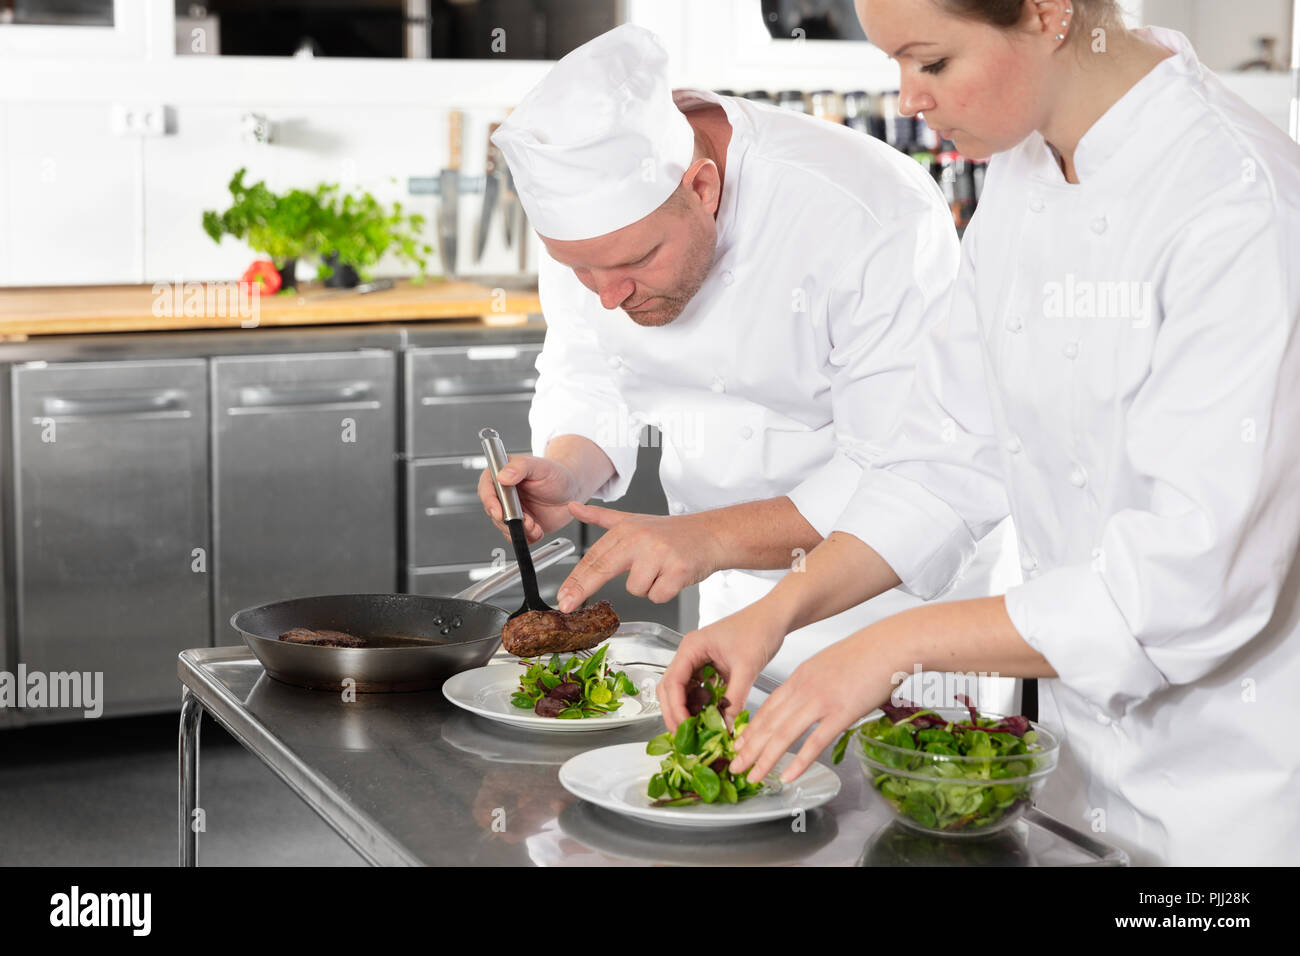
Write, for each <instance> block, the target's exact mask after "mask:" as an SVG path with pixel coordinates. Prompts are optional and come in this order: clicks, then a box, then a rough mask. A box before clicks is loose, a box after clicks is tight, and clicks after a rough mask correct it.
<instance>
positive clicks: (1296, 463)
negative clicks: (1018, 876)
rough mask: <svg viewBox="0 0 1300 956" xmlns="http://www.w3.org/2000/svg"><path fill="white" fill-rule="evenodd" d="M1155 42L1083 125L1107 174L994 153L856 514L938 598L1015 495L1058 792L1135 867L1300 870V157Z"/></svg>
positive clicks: (879, 544) (921, 591)
mask: <svg viewBox="0 0 1300 956" xmlns="http://www.w3.org/2000/svg"><path fill="white" fill-rule="evenodd" d="M1139 32H1140V33H1141V34H1142V35H1143V36H1144V37H1146V38H1147V39H1150V40H1151V41H1153V42H1156V43H1159V44H1161V45H1163V46H1165V47H1167V48H1169V49H1171V50H1174V51H1175V55H1174V56H1173V57H1171V58H1169V59H1166V60H1164V61H1163V62H1161V63H1160V64H1159V65H1158V66H1157V67H1156V68H1155V69H1154V70H1153V71H1152V72H1151V73H1150V74H1149V75H1147V76H1146V77H1144V78H1143V79H1142V80H1141V81H1139V82H1138V84H1137V85H1136V86H1135V87H1134V88H1133V89H1132V90H1130V91H1129V92H1128V93H1127V94H1126V95H1125V96H1124V97H1123V98H1122V99H1121V100H1120V101H1119V102H1118V103H1116V104H1115V105H1114V106H1113V107H1112V108H1111V109H1110V110H1109V111H1108V112H1107V113H1106V114H1105V115H1104V116H1102V117H1101V119H1100V120H1098V121H1097V123H1096V124H1095V125H1094V126H1093V127H1092V128H1091V129H1090V130H1089V131H1088V133H1087V134H1086V135H1085V136H1084V137H1083V139H1082V141H1081V142H1080V143H1079V146H1078V150H1077V153H1076V156H1075V164H1076V167H1077V169H1078V178H1079V180H1080V182H1081V184H1080V185H1071V184H1069V183H1067V182H1066V181H1065V178H1064V176H1063V175H1062V173H1061V170H1060V168H1059V167H1058V165H1057V163H1056V161H1055V159H1054V158H1053V156H1052V154H1051V151H1050V148H1049V147H1048V146H1047V144H1046V143H1045V141H1044V139H1043V138H1042V137H1041V136H1040V135H1038V134H1034V135H1032V136H1030V137H1029V138H1028V139H1026V140H1025V141H1024V142H1022V143H1021V144H1020V145H1018V146H1017V147H1015V148H1014V149H1012V150H1010V151H1008V152H1006V153H1004V154H1001V155H999V156H997V157H995V158H994V159H993V161H992V163H991V164H990V167H989V171H988V177H987V179H986V181H985V187H984V193H983V195H982V197H981V199H980V205H979V211H978V212H977V213H976V215H975V218H974V221H973V223H972V224H971V226H970V228H969V230H968V231H967V233H966V235H965V239H964V241H963V262H962V270H961V275H960V277H959V279H958V283H957V290H956V293H955V295H954V298H953V309H952V313H951V315H950V316H949V318H948V320H947V321H946V322H945V323H944V324H942V325H941V326H939V327H938V328H937V329H936V330H935V332H934V334H933V335H932V336H931V337H930V340H929V341H928V342H927V344H926V350H925V355H924V357H923V358H922V359H921V360H920V362H919V364H918V372H917V378H916V387H915V389H914V391H913V394H912V395H911V396H910V397H909V399H908V401H907V403H906V407H905V409H904V410H903V413H902V415H901V417H900V419H899V421H898V424H897V428H896V431H895V433H894V434H893V435H892V436H891V437H890V439H889V440H888V441H886V442H885V443H884V444H883V446H882V447H881V449H879V454H878V456H877V458H876V459H875V466H876V467H873V468H871V469H869V470H868V471H867V472H866V473H865V474H864V476H863V480H862V483H861V485H860V487H859V489H858V491H857V493H856V495H855V496H854V498H853V500H852V502H851V504H850V506H849V508H848V509H847V511H846V513H845V515H844V517H842V518H841V519H840V521H838V522H837V523H836V527H837V528H839V529H841V530H844V531H849V532H851V533H853V534H854V535H856V536H858V537H859V538H861V539H862V540H863V541H866V542H868V543H869V544H871V545H872V547H874V548H875V549H876V550H877V551H879V552H880V553H881V554H882V555H883V556H884V558H885V559H886V560H887V561H888V562H889V563H890V565H891V566H892V567H893V568H894V569H895V571H897V572H898V574H899V576H900V577H901V578H902V580H903V581H904V584H905V586H906V587H907V588H908V589H909V590H911V591H912V592H914V593H916V594H918V595H921V596H925V597H929V596H933V595H935V594H938V593H941V592H942V591H943V589H944V588H945V587H946V586H947V584H948V582H949V581H950V580H951V579H952V578H953V577H954V575H956V574H957V573H958V571H959V569H960V567H961V566H962V564H963V562H964V561H966V560H967V559H968V558H969V556H970V555H971V554H972V553H973V550H974V547H975V541H976V540H977V539H978V538H979V536H980V534H981V533H982V532H983V530H984V529H986V528H988V527H990V526H992V525H993V524H994V523H996V522H997V521H999V520H1001V519H1002V518H1003V516H1005V515H1007V514H1008V513H1010V514H1011V515H1012V516H1013V517H1014V522H1015V527H1016V530H1017V532H1018V535H1019V539H1020V553H1021V556H1022V565H1023V567H1024V570H1025V572H1026V578H1027V580H1026V581H1025V582H1024V583H1023V584H1022V585H1019V586H1016V587H1013V588H1011V589H1010V590H1009V591H1008V592H1007V595H1006V607H1007V611H1008V614H1009V615H1010V617H1011V620H1012V622H1013V623H1014V625H1015V627H1016V629H1017V631H1019V633H1020V634H1021V635H1022V636H1023V637H1024V638H1025V640H1026V641H1027V642H1028V643H1029V644H1030V645H1031V646H1033V647H1034V648H1035V649H1036V650H1038V651H1039V652H1040V653H1042V654H1043V656H1044V657H1046V658H1047V660H1048V661H1049V662H1050V663H1051V664H1052V666H1053V667H1054V669H1055V670H1056V672H1057V674H1059V675H1060V676H1059V679H1054V680H1050V681H1042V682H1040V685H1041V687H1042V688H1043V693H1042V696H1041V700H1040V704H1041V711H1040V715H1041V717H1042V719H1043V721H1044V722H1045V723H1046V724H1048V725H1049V726H1053V725H1054V726H1056V727H1057V728H1059V729H1060V730H1061V731H1062V732H1063V737H1064V743H1063V746H1062V755H1061V765H1060V767H1059V768H1058V770H1057V771H1056V773H1055V775H1054V776H1053V777H1052V778H1051V779H1050V781H1049V783H1048V785H1047V787H1046V790H1045V796H1044V798H1043V799H1042V801H1041V802H1042V803H1043V805H1044V807H1045V809H1047V810H1048V811H1049V812H1053V811H1056V812H1059V813H1061V814H1062V815H1063V816H1064V818H1065V819H1066V821H1067V822H1068V823H1070V824H1074V825H1079V824H1080V823H1083V824H1084V825H1085V826H1089V827H1091V828H1092V829H1093V830H1095V831H1096V832H1097V834H1098V836H1099V837H1101V838H1102V839H1105V840H1108V841H1110V842H1113V843H1117V844H1119V845H1121V846H1123V847H1124V848H1125V849H1126V850H1127V851H1128V852H1129V853H1130V855H1131V856H1132V857H1133V859H1134V860H1135V862H1138V863H1168V864H1177V865H1182V864H1220V863H1240V864H1254V863H1290V864H1295V863H1297V862H1300V803H1297V797H1298V795H1300V746H1297V744H1296V742H1295V741H1296V738H1295V728H1296V718H1297V717H1298V716H1300V695H1298V694H1297V688H1300V633H1297V631H1298V630H1300V613H1298V612H1297V606H1298V604H1300V602H1297V596H1300V572H1298V571H1297V567H1296V565H1297V562H1296V560H1295V558H1296V552H1297V543H1298V542H1300V494H1297V476H1300V388H1298V387H1297V382H1300V347H1298V345H1297V340H1296V326H1297V318H1298V317H1300V272H1298V270H1297V266H1298V265H1300V147H1297V146H1296V145H1295V144H1294V143H1292V142H1291V141H1290V140H1289V139H1287V137H1286V136H1285V135H1284V134H1283V133H1282V132H1281V131H1280V130H1278V129H1277V128H1275V127H1274V126H1272V125H1271V124H1270V123H1269V122H1268V121H1267V120H1265V119H1264V118H1263V117H1262V116H1260V115H1259V114H1258V113H1256V112H1255V111H1254V110H1252V109H1251V108H1250V107H1248V106H1247V105H1246V104H1245V103H1244V102H1242V101H1241V100H1240V99H1238V98H1237V97H1236V96H1235V95H1233V94H1232V93H1230V92H1229V91H1228V90H1226V89H1225V88H1224V86H1223V85H1222V84H1221V83H1220V81H1219V80H1218V79H1217V78H1216V77H1215V76H1214V75H1213V74H1212V73H1210V72H1209V71H1208V70H1206V69H1205V68H1204V67H1203V66H1202V65H1201V64H1200V63H1199V61H1198V60H1197V58H1196V56H1195V54H1194V53H1193V51H1192V49H1191V47H1190V45H1189V44H1188V42H1187V40H1186V38H1185V37H1183V36H1182V35H1181V34H1178V33H1176V32H1173V31H1169V30H1162V29H1155V28H1150V29H1147V30H1144V31H1139ZM1128 283H1136V284H1135V285H1128ZM1126 290H1127V291H1126ZM1126 297H1127V298H1126ZM941 420H953V421H955V422H956V423H957V426H958V427H957V429H956V435H955V438H953V436H952V435H951V434H950V435H949V436H947V437H948V438H949V439H950V440H944V437H942V436H940V435H939V433H938V431H937V427H936V423H937V422H939V421H941Z"/></svg>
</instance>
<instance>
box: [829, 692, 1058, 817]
mask: <svg viewBox="0 0 1300 956" xmlns="http://www.w3.org/2000/svg"><path fill="white" fill-rule="evenodd" d="M928 709H930V710H933V711H934V712H935V713H937V714H939V715H940V716H941V717H944V718H945V719H947V720H950V721H953V722H965V723H969V722H970V712H969V711H968V710H965V709H964V708H953V707H934V708H928ZM980 717H982V718H983V717H987V718H989V719H991V720H1001V719H1002V716H1001V715H998V714H985V713H981V714H980ZM876 719H879V718H877V717H875V716H873V717H872V718H870V719H869V720H868V721H866V722H865V723H870V722H871V721H873V720H876ZM1030 729H1031V730H1033V731H1035V732H1036V733H1037V735H1038V737H1037V740H1036V744H1037V745H1038V748H1039V749H1037V750H1034V751H1033V752H1032V753H1029V754H1016V755H1011V756H1006V757H962V756H952V755H948V754H934V753H927V752H925V751H923V750H909V749H907V748H904V747H896V746H894V745H892V744H886V743H883V742H881V741H878V740H871V739H869V738H867V737H864V736H863V735H862V734H861V733H858V732H857V728H855V733H854V736H853V739H852V741H850V744H849V746H850V747H851V749H852V750H853V751H854V753H856V754H857V757H858V762H859V763H861V764H862V772H863V773H864V774H866V777H867V783H868V784H870V785H871V790H872V792H873V793H875V794H876V796H877V797H878V798H879V799H880V800H882V801H883V802H884V803H885V804H886V805H887V806H889V807H890V809H891V810H892V811H893V813H894V815H895V817H896V818H897V819H898V821H899V822H900V823H903V824H906V825H907V826H909V827H912V828H913V829H916V830H920V831H922V832H924V833H930V834H937V835H941V836H950V837H971V836H984V835H986V834H990V833H997V832H999V831H1001V830H1005V829H1006V828H1007V827H1008V826H1010V825H1011V824H1012V823H1014V822H1015V821H1016V820H1017V819H1019V817H1020V816H1021V815H1022V814H1023V813H1024V812H1025V810H1026V808H1028V807H1029V806H1031V805H1032V804H1033V801H1034V797H1035V796H1036V795H1037V794H1038V792H1039V791H1040V790H1041V789H1042V786H1043V783H1044V782H1045V781H1046V780H1047V777H1048V775H1049V774H1051V772H1052V771H1053V770H1054V769H1056V758H1057V755H1058V753H1059V750H1060V742H1059V741H1058V740H1057V738H1056V736H1055V735H1054V734H1053V733H1052V732H1051V731H1049V730H1047V729H1045V728H1044V727H1042V726H1041V725H1039V724H1035V723H1030Z"/></svg>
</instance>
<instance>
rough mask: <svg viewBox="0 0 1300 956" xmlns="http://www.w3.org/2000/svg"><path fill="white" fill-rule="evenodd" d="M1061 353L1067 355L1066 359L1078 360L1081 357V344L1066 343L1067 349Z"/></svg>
mask: <svg viewBox="0 0 1300 956" xmlns="http://www.w3.org/2000/svg"><path fill="white" fill-rule="evenodd" d="M1061 351H1062V352H1064V353H1065V357H1066V358H1068V359H1072V358H1078V357H1079V343H1078V342H1066V343H1065V348H1063V349H1061Z"/></svg>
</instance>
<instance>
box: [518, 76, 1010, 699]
mask: <svg viewBox="0 0 1300 956" xmlns="http://www.w3.org/2000/svg"><path fill="white" fill-rule="evenodd" d="M675 95H676V97H677V101H678V103H679V105H685V104H687V103H690V102H707V103H717V104H719V105H720V106H721V107H722V108H723V109H724V110H725V111H726V114H727V119H728V120H729V122H730V123H731V127H732V134H731V140H730V143H729V144H728V147H727V160H726V169H725V175H724V182H723V189H722V196H721V200H720V205H719V209H718V213H717V248H716V253H715V259H714V262H713V267H712V269H711V271H710V272H709V274H708V277H707V279H706V280H705V282H704V284H703V286H702V287H701V288H700V290H699V292H697V293H696V295H695V296H694V298H693V299H692V300H691V301H690V303H689V304H688V305H687V306H686V308H685V310H684V311H683V312H682V314H681V315H680V316H679V317H678V318H677V319H675V320H674V321H673V322H671V323H670V324H668V325H665V326H660V327H657V328H647V327H642V326H639V325H637V324H636V323H634V322H633V321H632V320H631V319H630V318H628V316H627V315H626V314H625V313H623V312H622V311H620V310H617V309H615V310H606V309H604V308H603V307H602V306H601V304H600V301H599V299H598V298H597V296H596V295H595V294H594V293H593V292H591V291H590V290H589V289H587V288H586V287H585V286H583V285H582V283H581V282H579V281H578V279H577V278H576V277H575V276H574V274H573V272H572V270H570V269H568V268H566V267H564V266H561V265H559V264H557V263H556V262H555V261H554V260H552V259H550V258H549V257H548V256H545V255H543V256H542V260H541V262H540V265H539V273H540V274H539V277H538V285H539V293H540V296H541V302H542V311H543V313H544V315H545V317H546V322H547V333H546V341H545V344H544V346H543V349H542V352H541V355H540V357H539V359H538V362H537V369H538V373H539V375H538V381H537V392H536V397H535V399H534V401H533V405H532V409H531V413H530V424H531V427H532V446H533V452H534V454H537V455H541V454H543V453H544V451H545V448H546V445H547V443H548V442H550V441H551V439H552V438H554V437H556V436H557V435H563V434H574V435H582V436H584V437H586V438H588V439H590V440H591V441H593V442H594V443H596V444H597V445H599V446H600V447H601V448H602V449H603V450H604V451H605V453H606V454H608V455H609V458H610V460H611V461H612V462H613V464H614V468H615V471H616V475H615V476H614V477H613V478H612V479H611V480H610V481H609V482H608V483H607V484H606V485H605V486H604V487H602V488H601V489H599V490H598V491H597V492H596V497H598V498H602V499H604V500H606V501H613V500H616V499H617V498H619V497H621V496H622V495H623V494H624V493H625V491H626V490H627V487H628V484H629V482H630V481H631V479H632V475H633V473H634V471H635V468H636V454H637V438H638V435H639V433H640V431H641V428H642V426H643V425H645V424H651V425H655V426H657V427H658V428H659V430H660V432H661V433H662V452H663V453H662V459H661V464H660V472H659V473H660V478H661V481H662V483H663V487H664V491H665V493H666V496H667V500H668V508H669V511H670V513H672V514H685V513H689V512H696V511H703V510H707V509H712V508H719V507H724V506H727V505H734V504H738V503H741V502H746V501H754V500H760V499H768V498H773V497H779V496H781V495H788V496H789V497H790V499H791V500H792V501H793V502H794V504H795V506H796V507H797V508H798V509H799V512H800V513H801V514H802V515H803V516H804V518H806V519H807V520H808V523H809V524H811V525H812V526H813V527H814V528H816V529H817V530H818V531H819V532H820V533H822V534H823V535H825V534H827V533H829V531H830V529H831V525H832V522H833V521H834V520H835V518H836V517H837V516H838V515H839V514H840V512H841V511H842V510H843V509H844V507H845V505H846V504H847V503H848V500H849V496H850V495H851V494H852V493H853V490H854V489H855V488H856V486H857V482H858V478H859V477H860V475H861V473H862V464H861V461H860V459H861V455H862V447H863V446H864V445H865V444H866V443H867V442H869V441H870V440H872V439H878V438H880V437H882V436H883V435H884V433H885V432H886V430H887V428H888V426H889V425H890V423H891V422H892V420H893V418H894V416H895V414H896V412H897V409H898V407H899V406H900V404H901V402H902V400H903V398H904V396H905V395H906V392H907V389H908V384H909V381H910V379H911V376H912V373H913V369H914V359H915V355H916V350H917V347H918V345H919V343H920V341H921V339H922V336H923V333H924V331H925V330H926V328H927V327H929V326H930V325H932V324H933V323H934V322H935V321H937V320H938V318H939V317H940V316H941V315H942V314H943V313H944V311H945V308H944V307H945V305H946V301H947V296H948V295H949V294H950V292H951V288H952V280H953V278H954V277H955V275H956V271H957V264H958V256H959V246H958V243H957V238H956V233H955V230H954V229H953V223H952V216H951V213H950V212H949V210H948V208H947V206H946V205H945V203H944V201H943V198H942V195H941V193H940V191H939V189H938V188H937V186H936V185H935V183H934V181H933V180H932V179H931V178H930V176H929V174H928V173H927V172H926V171H925V170H924V169H923V168H922V167H921V166H920V165H919V164H918V163H916V162H915V161H914V160H912V159H910V158H908V157H906V156H904V155H902V154H900V153H899V152H897V151H896V150H894V149H892V148H890V147H888V146H886V145H885V144H883V143H881V142H879V141H876V140H873V139H871V138H870V137H867V136H863V135H862V134H860V133H858V132H855V131H853V130H849V129H847V128H844V127H841V126H836V125H834V124H831V123H828V122H826V121H825V120H821V119H817V118H814V117H809V116H803V115H799V114H796V113H793V112H791V111H789V110H782V109H778V108H775V107H770V106H763V105H758V104H754V103H751V102H749V101H748V100H744V99H738V98H735V97H719V96H716V95H714V94H712V93H706V92H697V91H685V90H681V91H677V93H676V94H675ZM1007 538H1008V539H1010V536H1009V535H1008V536H1007ZM998 547H999V544H998V543H997V542H994V543H992V544H990V546H989V547H988V548H986V549H985V552H984V553H985V554H986V555H988V557H987V559H986V560H983V561H982V562H981V563H978V564H977V566H976V567H974V568H972V569H971V571H970V573H969V574H968V575H966V578H965V581H964V587H965V588H966V589H967V590H968V591H969V592H970V593H971V594H980V595H984V594H988V593H989V566H991V565H992V563H993V562H994V561H996V559H997V557H998V556H999V553H998V550H997V549H998ZM795 557H797V556H793V555H792V564H793V563H794V560H795ZM783 573H784V572H780V571H755V572H746V571H725V572H720V573H718V574H715V575H713V576H712V577H710V578H709V579H708V580H707V581H705V582H703V584H702V585H701V587H700V607H701V623H709V622H710V621H712V620H715V619H716V618H718V617H722V616H724V615H725V614H729V613H732V612H734V611H736V610H739V609H740V608H741V607H743V606H745V605H747V604H749V603H751V602H752V601H754V600H757V599H758V598H759V597H761V596H762V595H763V594H765V593H766V592H767V591H768V590H770V588H771V587H772V586H773V585H774V584H775V582H776V580H777V579H779V578H780V577H781V575H782V574H783ZM916 603H918V602H917V601H916V599H915V598H913V597H911V596H909V595H905V594H902V593H901V592H892V593H890V594H887V595H881V597H880V598H878V599H877V600H876V601H875V602H869V603H868V604H867V605H864V606H863V608H861V609H858V610H856V611H854V612H850V613H849V614H847V615H842V616H840V617H839V618H837V619H835V620H834V621H832V622H829V623H828V624H826V625H824V626H822V627H821V628H820V630H821V632H822V636H821V637H819V638H816V639H814V638H813V637H809V639H810V640H811V641H812V643H811V644H809V645H808V646H803V645H802V644H801V641H802V639H803V637H805V636H808V635H815V634H816V633H817V630H818V629H817V628H814V629H812V630H811V631H808V632H807V635H805V634H804V633H803V632H797V633H796V635H793V636H792V638H791V639H790V640H788V641H787V650H786V651H785V652H783V655H784V656H783V658H781V659H779V660H778V661H777V662H774V663H775V664H776V669H775V670H772V671H770V672H771V673H775V674H777V675H778V676H785V674H788V672H789V670H790V669H792V667H793V665H794V664H796V663H797V662H798V660H800V659H802V658H803V657H804V656H806V655H807V653H810V652H811V651H812V650H815V649H817V648H819V647H820V646H823V645H824V644H826V643H828V642H829V641H830V640H832V639H836V638H839V637H844V636H845V635H847V634H848V633H851V632H852V631H853V630H856V629H857V628H858V627H862V626H865V624H866V623H869V622H870V621H872V620H875V619H877V618H879V617H882V616H885V615H887V614H889V613H893V612H895V611H896V610H898V609H900V608H901V607H906V606H912V605H914V604H916Z"/></svg>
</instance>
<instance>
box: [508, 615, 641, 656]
mask: <svg viewBox="0 0 1300 956" xmlns="http://www.w3.org/2000/svg"><path fill="white" fill-rule="evenodd" d="M617 630H618V614H616V613H615V611H614V607H613V605H611V604H610V603H609V602H608V601H598V602H597V603H595V604H593V605H591V606H590V607H580V608H578V609H577V610H576V611H571V612H570V613H568V614H563V613H561V612H560V611H528V612H526V613H524V614H520V615H519V616H518V617H517V618H515V619H514V620H513V621H507V622H506V626H505V627H504V628H503V629H502V631H501V643H502V644H503V645H504V646H505V649H506V650H507V651H509V652H510V653H511V654H515V655H517V656H519V657H537V656H538V655H539V654H563V653H566V652H568V651H582V650H586V649H587V648H588V647H595V646H596V645H597V644H599V643H600V642H601V641H603V640H606V639H607V638H609V637H611V636H613V634H614V632H615V631H617Z"/></svg>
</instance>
